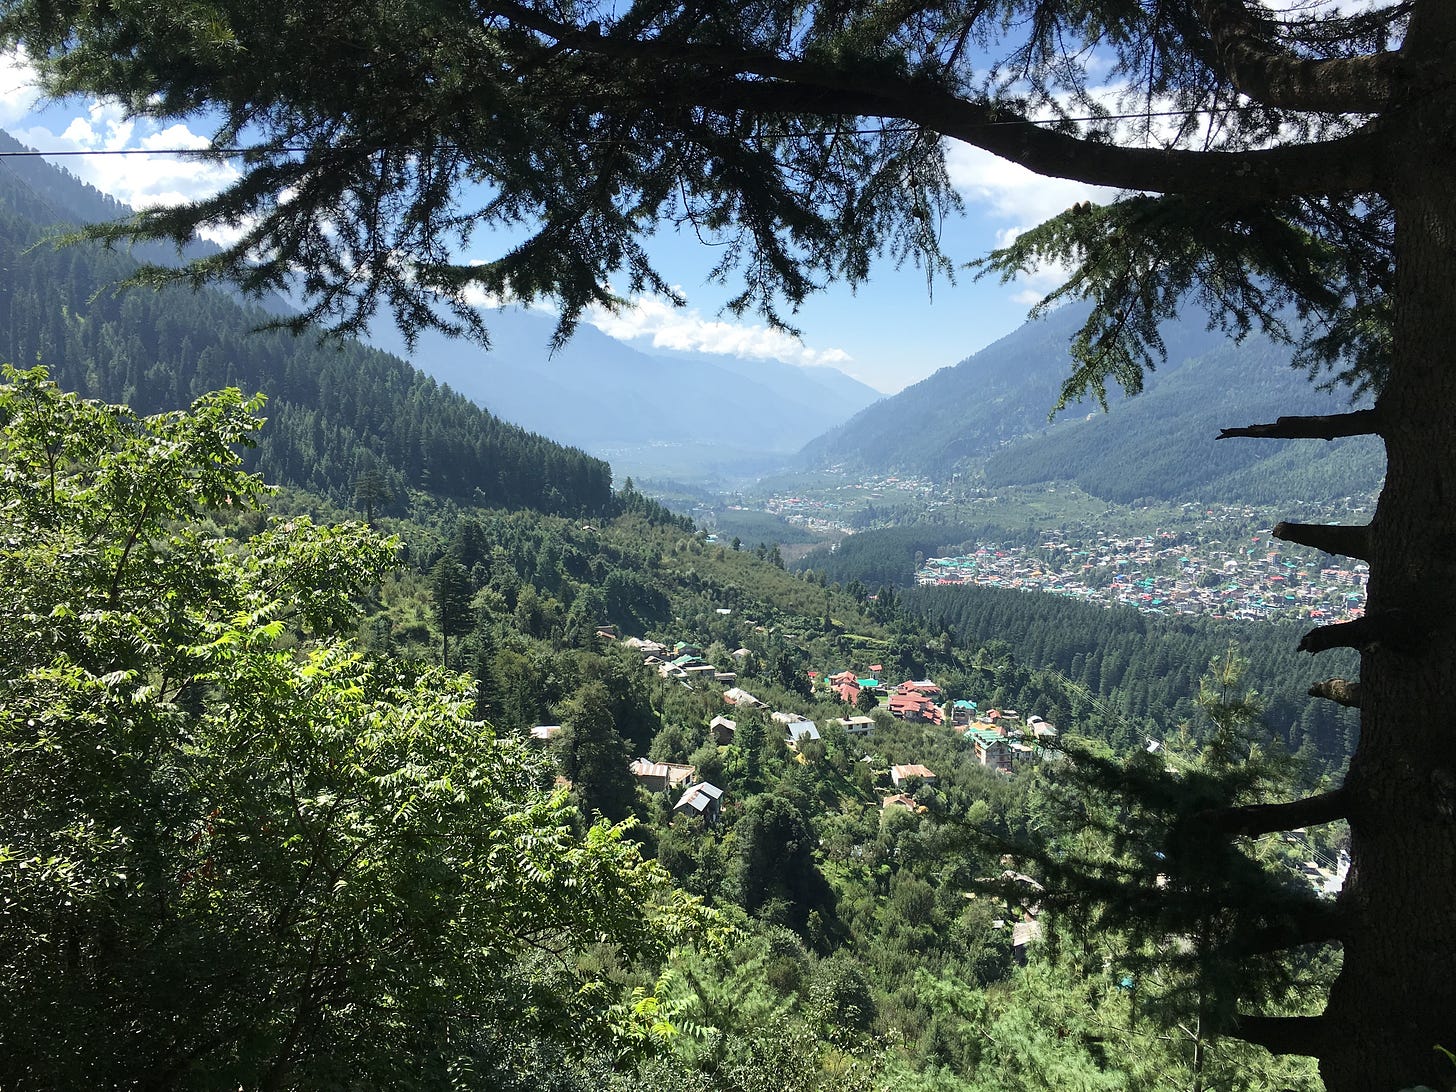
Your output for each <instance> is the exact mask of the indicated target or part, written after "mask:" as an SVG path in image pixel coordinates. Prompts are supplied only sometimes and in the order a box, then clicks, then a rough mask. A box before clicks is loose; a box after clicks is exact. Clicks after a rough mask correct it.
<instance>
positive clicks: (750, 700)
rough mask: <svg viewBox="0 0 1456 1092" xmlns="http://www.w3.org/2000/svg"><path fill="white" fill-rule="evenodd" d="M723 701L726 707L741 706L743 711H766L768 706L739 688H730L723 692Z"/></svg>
mask: <svg viewBox="0 0 1456 1092" xmlns="http://www.w3.org/2000/svg"><path fill="white" fill-rule="evenodd" d="M723 701H724V703H725V704H727V705H734V706H738V705H741V706H743V707H744V708H745V709H767V708H768V706H767V705H766V704H765V703H764V702H761V701H759V700H758V699H757V698H755V697H754V696H753V695H752V694H750V693H749V692H748V691H747V690H744V689H743V688H742V687H739V686H730V687H729V688H728V689H727V690H725V691H723Z"/></svg>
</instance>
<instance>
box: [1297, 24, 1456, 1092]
mask: <svg viewBox="0 0 1456 1092" xmlns="http://www.w3.org/2000/svg"><path fill="white" fill-rule="evenodd" d="M1410 43H1411V44H1410V46H1409V47H1408V48H1409V49H1410V50H1411V51H1413V52H1419V53H1424V54H1426V55H1428V56H1441V57H1447V56H1449V55H1450V49H1451V47H1452V46H1453V45H1456V5H1451V4H1448V3H1425V4H1422V5H1421V6H1420V10H1419V12H1418V16H1417V19H1416V22H1415V23H1414V24H1413V25H1412V28H1411V35H1410ZM1385 124H1387V125H1390V126H1391V127H1392V133H1391V136H1392V139H1391V141H1390V144H1389V155H1388V156H1387V158H1386V161H1385V164H1384V170H1385V171H1386V173H1387V179H1388V182H1387V185H1386V186H1385V192H1386V193H1387V195H1388V196H1389V198H1390V200H1391V201H1392V204H1393V206H1394V208H1395V211H1396V224H1397V226H1396V277H1397V291H1396V316H1395V321H1396V329H1395V349H1396V351H1395V359H1394V362H1393V364H1392V370H1391V374H1390V377H1389V379H1388V381H1387V384H1386V387H1385V389H1384V391H1383V392H1382V394H1381V396H1380V398H1379V405H1378V414H1379V417H1380V420H1381V422H1382V428H1381V432H1382V435H1383V436H1384V439H1385V445H1386V452H1387V457H1388V470H1387V474H1386V480H1385V488H1384V490H1383V491H1382V493H1381V496H1380V501H1379V504H1378V506H1377V509H1376V515H1375V518H1374V520H1373V521H1372V523H1371V525H1370V536H1369V538H1370V583H1369V591H1368V600H1367V604H1366V609H1367V612H1368V613H1369V615H1370V616H1372V617H1380V616H1382V615H1384V616H1386V617H1394V618H1400V619H1405V620H1407V622H1408V623H1409V625H1410V627H1411V630H1412V632H1414V633H1418V634H1419V639H1418V640H1411V641H1378V642H1376V643H1375V644H1373V645H1371V646H1367V647H1366V648H1365V649H1364V650H1363V651H1362V653H1361V675H1360V705H1361V721H1360V729H1361V730H1360V741H1359V744H1358V746H1357V748H1356V751H1355V755H1354V757H1353V758H1352V760H1351V762H1350V767H1349V772H1348V774H1347V777H1346V781H1345V789H1344V792H1345V795H1346V797H1347V803H1348V815H1349V820H1350V831H1351V858H1352V861H1353V867H1352V868H1351V871H1350V875H1349V878H1348V880H1347V882H1346V885H1345V887H1344V890H1343V891H1342V892H1341V895H1340V902H1339V905H1340V910H1341V914H1342V916H1343V917H1344V918H1345V920H1346V923H1347V927H1346V929H1345V937H1346V939H1345V945H1344V964H1343V967H1342V970H1341V972H1340V976H1339V978H1338V979H1337V981H1336V982H1335V985H1334V987H1333V989H1332V990H1331V992H1330V997H1329V1002H1328V1006H1327V1008H1326V1013H1325V1019H1326V1022H1327V1024H1328V1026H1329V1027H1330V1029H1331V1031H1332V1034H1331V1036H1330V1037H1329V1039H1328V1040H1327V1041H1326V1043H1325V1044H1324V1049H1323V1050H1322V1052H1321V1061H1320V1071H1321V1074H1322V1076H1323V1077H1324V1080H1325V1083H1326V1086H1327V1087H1328V1089H1329V1090H1330V1092H1383V1090H1386V1089H1389V1090H1391V1092H1394V1090H1395V1089H1400V1088H1406V1087H1411V1086H1414V1085H1417V1084H1422V1083H1424V1084H1427V1085H1429V1086H1431V1087H1432V1088H1449V1087H1451V1085H1452V1083H1453V1079H1456V1070H1453V1068H1452V1066H1451V1065H1450V1063H1449V1062H1447V1061H1445V1060H1444V1058H1443V1056H1442V1055H1441V1054H1440V1053H1439V1052H1438V1051H1437V1050H1436V1047H1438V1046H1444V1047H1447V1048H1451V1049H1456V796H1453V788H1456V730H1453V729H1456V724H1453V719H1456V718H1453V712H1452V696H1453V695H1456V627H1453V619H1456V368H1452V366H1451V354H1452V351H1453V346H1456V187H1453V186H1452V183H1451V180H1452V179H1453V178H1456V140H1453V133H1456V92H1453V90H1452V89H1450V88H1449V87H1448V88H1446V89H1444V90H1442V91H1441V92H1439V93H1437V94H1432V95H1430V96H1427V97H1425V98H1424V99H1423V100H1422V101H1421V102H1420V103H1418V104H1408V105H1407V107H1406V108H1405V109H1404V110H1403V111H1402V112H1400V114H1399V115H1398V116H1393V117H1390V118H1388V119H1387V120H1386V122H1385Z"/></svg>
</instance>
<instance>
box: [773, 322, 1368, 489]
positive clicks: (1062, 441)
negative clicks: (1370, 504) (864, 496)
mask: <svg viewBox="0 0 1456 1092" xmlns="http://www.w3.org/2000/svg"><path fill="white" fill-rule="evenodd" d="M1085 320H1086V310H1085V308H1082V307H1077V306H1068V307H1065V308H1063V309H1061V310H1059V311H1056V312H1054V313H1052V314H1050V315H1048V316H1046V317H1045V318H1043V319H1041V320H1039V321H1036V322H1032V323H1029V324H1028V325H1026V326H1023V327H1022V328H1021V329H1019V330H1017V331H1015V332H1014V333H1012V334H1010V335H1008V336H1007V337H1005V338H1002V339H1001V340H1000V341H997V342H996V343H995V344H993V345H991V346H988V347H987V348H985V349H983V350H981V351H980V352H979V353H977V354H975V355H974V356H972V357H969V358H968V359H966V360H963V361H961V362H960V363H959V364H957V365H955V366H954V367H950V368H943V369H941V370H940V371H938V372H936V373H935V374H934V375H933V376H931V377H929V378H928V379H925V380H922V381H921V382H920V383H917V384H915V385H914V386H912V387H908V388H906V389H905V390H903V391H901V392H900V393H899V394H897V395H895V396H893V397H892V398H888V399H886V400H885V401H883V402H880V403H876V404H875V405H873V406H871V407H869V408H868V409H866V410H863V411H862V412H860V413H859V414H857V415H856V416H855V417H853V418H851V419H850V421H848V422H847V423H846V424H844V425H843V426H841V427H839V428H837V429H834V430H833V431H831V432H828V433H826V434H825V435H823V436H821V437H818V438H817V439H815V440H814V441H813V442H811V443H810V444H809V445H808V446H806V447H805V448H804V450H803V452H802V453H801V462H802V464H803V465H804V466H805V467H806V468H810V467H815V466H828V465H842V466H845V467H847V468H849V469H851V470H859V471H863V472H867V473H880V474H889V473H896V474H912V475H924V476H927V477H931V478H934V479H937V480H942V481H943V480H947V479H949V478H950V477H951V476H952V475H954V474H957V473H966V472H976V471H980V470H982V469H984V474H985V482H986V484H987V485H988V486H990V487H992V488H995V487H998V486H1005V485H1024V484H1032V483H1036V482H1045V481H1064V480H1072V481H1075V482H1076V483H1077V484H1078V485H1079V486H1080V487H1081V488H1082V489H1084V490H1086V491H1087V492H1088V493H1090V494H1092V495H1093V496H1097V497H1101V498H1103V499H1106V500H1112V501H1118V502H1123V503H1126V502H1128V501H1131V500H1134V499H1137V498H1154V499H1158V500H1176V501H1185V500H1194V501H1203V502H1205V503H1207V502H1214V501H1229V502H1233V503H1254V504H1272V503H1282V502H1286V501H1289V500H1291V499H1296V498H1297V499H1298V500H1300V501H1311V502H1315V503H1319V502H1323V501H1328V500H1331V499H1334V498H1338V497H1345V496H1350V495H1351V494H1370V493H1373V492H1374V491H1375V490H1376V489H1377V488H1378V487H1379V483H1380V478H1381V475H1382V474H1383V473H1384V461H1383V455H1382V453H1381V452H1380V450H1379V446H1378V444H1374V443H1372V442H1371V441H1369V440H1368V439H1351V438H1344V439H1340V440H1336V441H1335V442H1334V443H1333V444H1331V445H1328V446H1327V447H1325V448H1324V449H1311V448H1308V447H1300V446H1298V445H1294V444H1292V443H1290V442H1289V441H1284V442H1275V443H1271V444H1267V445H1263V446H1261V447H1254V446H1251V445H1247V444H1244V445H1237V444H1218V443H1215V442H1214V438H1215V437H1216V436H1217V435H1218V431H1219V429H1220V428H1221V427H1223V426H1225V425H1227V424H1228V423H1229V422H1231V421H1242V420H1246V419H1248V420H1252V419H1253V418H1255V417H1256V416H1257V415H1258V414H1259V412H1260V411H1261V410H1262V408H1263V407H1264V406H1267V405H1270V404H1271V403H1277V404H1279V405H1280V406H1282V407H1284V408H1285V410H1286V411H1287V412H1290V413H1328V412H1335V411H1338V410H1339V409H1341V408H1344V407H1345V405H1346V404H1347V402H1348V397H1347V396H1346V395H1341V394H1333V393H1321V392H1320V391H1317V390H1315V389H1314V388H1313V387H1312V386H1311V385H1310V383H1309V382H1308V378H1307V377H1306V376H1305V375H1304V374H1303V373H1302V372H1300V371H1298V370H1297V369H1295V368H1294V367H1293V366H1292V357H1293V353H1292V351H1291V350H1290V349H1289V348H1288V347H1286V346H1277V345H1274V344H1272V343H1271V342H1270V341H1269V340H1268V339H1267V338H1263V337H1258V336H1254V337H1250V338H1249V339H1248V340H1246V341H1245V342H1243V343H1242V344H1238V345H1234V344H1230V343H1227V342H1222V341H1220V340H1219V339H1218V338H1217V337H1215V336H1214V335H1212V334H1210V333H1209V332H1208V330H1207V329H1206V325H1207V323H1206V319H1205V318H1204V317H1203V316H1202V315H1200V314H1199V313H1198V312H1197V310H1196V309H1193V310H1192V311H1190V312H1189V313H1188V314H1185V315H1183V316H1181V317H1179V318H1177V319H1174V320H1171V321H1168V322H1165V323H1164V324H1163V325H1162V326H1161V327H1160V330H1159V334H1160V336H1161V338H1162V339H1163V344H1164V347H1165V348H1166V350H1167V357H1166V359H1165V360H1163V361H1162V362H1161V363H1160V364H1159V366H1158V368H1157V370H1156V371H1155V372H1153V373H1152V374H1150V375H1149V376H1148V377H1147V384H1146V390H1145V391H1144V392H1143V393H1142V394H1141V395H1139V396H1138V397H1136V398H1131V399H1129V398H1120V397H1119V398H1116V399H1114V400H1113V401H1112V402H1111V404H1110V411H1109V412H1107V413H1102V412H1101V411H1100V409H1099V408H1098V407H1097V405H1096V403H1095V401H1092V400H1090V399H1089V400H1086V401H1083V402H1081V403H1077V404H1074V405H1072V406H1069V407H1068V408H1066V409H1064V410H1062V411H1060V412H1059V413H1058V415H1057V418H1056V420H1055V421H1052V422H1049V421H1048V420H1047V411H1048V409H1049V408H1050V407H1051V406H1053V405H1054V404H1055V403H1056V401H1057V393H1058V390H1059V389H1060V386H1061V383H1062V381H1063V379H1064V377H1065V376H1066V374H1067V371H1068V369H1069V367H1070V365H1071V355H1070V351H1069V349H1068V343H1069V341H1070V339H1071V337H1072V335H1073V334H1074V333H1075V331H1076V329H1077V327H1078V326H1079V325H1080V324H1081V323H1082V322H1084V321H1085ZM907 422H913V425H910V426H907Z"/></svg>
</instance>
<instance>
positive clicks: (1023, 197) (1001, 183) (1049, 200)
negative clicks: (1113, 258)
mask: <svg viewBox="0 0 1456 1092" xmlns="http://www.w3.org/2000/svg"><path fill="white" fill-rule="evenodd" d="M946 168H947V169H948V171H949V172H950V180H951V184H952V185H953V186H955V188H956V189H957V190H958V191H959V192H960V194H961V196H962V197H964V198H965V199H966V201H967V202H968V203H970V204H972V205H979V206H983V207H984V208H985V209H986V211H988V212H990V213H991V215H993V216H995V217H997V218H998V219H1001V220H1010V221H1012V222H1013V223H1014V225H1015V227H1016V229H1017V230H1025V229H1026V228H1028V227H1031V226H1032V225H1034V224H1039V223H1041V222H1042V221H1043V220H1045V219H1047V218H1048V217H1050V216H1055V215H1056V214H1057V213H1059V212H1062V211H1064V210H1065V209H1068V208H1070V207H1071V206H1073V205H1075V204H1076V203H1077V202H1079V201H1104V202H1105V201H1107V200H1108V199H1109V198H1110V197H1111V196H1112V194H1113V191H1112V190H1108V189H1103V188H1101V187H1099V186H1089V185H1087V184H1086V183H1085V182H1074V181H1072V180H1071V179H1067V178H1047V177H1045V176H1043V175H1039V174H1036V173H1035V172H1034V171H1029V170H1027V169H1026V168H1025V167H1022V166H1019V165H1017V164H1015V163H1009V162H1007V161H1006V160H1004V159H998V158H997V157H996V156H994V155H992V154H991V153H990V152H983V151H982V150H981V149H979V148H973V147H971V146H970V145H969V144H961V143H954V144H951V145H950V146H949V147H948V148H947V149H946Z"/></svg>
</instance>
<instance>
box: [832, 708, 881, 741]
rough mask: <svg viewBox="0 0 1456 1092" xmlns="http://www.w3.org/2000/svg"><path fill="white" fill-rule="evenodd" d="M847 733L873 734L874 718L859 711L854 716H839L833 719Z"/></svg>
mask: <svg viewBox="0 0 1456 1092" xmlns="http://www.w3.org/2000/svg"><path fill="white" fill-rule="evenodd" d="M834 723H835V724H837V725H839V726H840V727H841V728H843V729H844V730H845V732H847V733H848V734H849V735H852V736H872V735H874V734H875V718H874V717H870V716H865V715H864V714H863V713H861V714H860V715H859V716H855V717H839V718H837V719H836V720H835V721H834Z"/></svg>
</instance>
